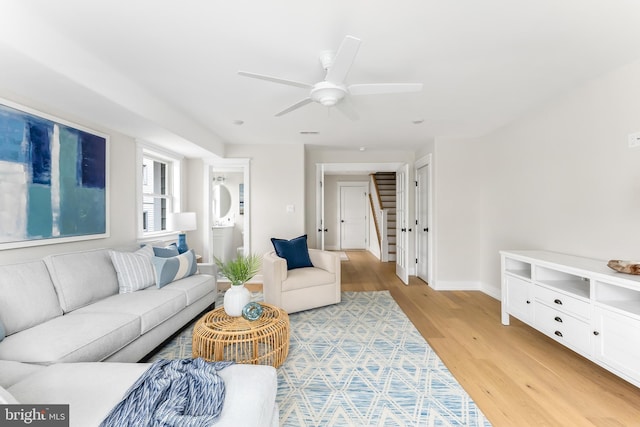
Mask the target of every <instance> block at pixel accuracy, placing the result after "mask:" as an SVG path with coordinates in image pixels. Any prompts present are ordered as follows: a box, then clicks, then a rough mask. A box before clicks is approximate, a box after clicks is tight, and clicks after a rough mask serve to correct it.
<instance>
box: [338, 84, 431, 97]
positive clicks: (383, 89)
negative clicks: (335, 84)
mask: <svg viewBox="0 0 640 427" xmlns="http://www.w3.org/2000/svg"><path fill="white" fill-rule="evenodd" d="M348 90H349V93H350V94H351V95H378V94H383V93H407V92H420V91H422V83H373V84H355V85H351V86H349V87H348Z"/></svg>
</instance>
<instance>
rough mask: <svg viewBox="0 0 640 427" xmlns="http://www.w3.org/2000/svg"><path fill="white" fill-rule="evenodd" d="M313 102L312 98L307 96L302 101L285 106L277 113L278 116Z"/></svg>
mask: <svg viewBox="0 0 640 427" xmlns="http://www.w3.org/2000/svg"><path fill="white" fill-rule="evenodd" d="M311 102H313V100H312V99H311V98H305V99H303V100H302V101H298V102H296V103H295V104H293V105H292V106H290V107H288V108H285V109H284V110H282V111H280V112H279V113H278V114H276V117H280V116H282V115H285V114H287V113H290V112H292V111H293V110H297V109H298V108H300V107H303V106H305V105H307V104H309V103H311Z"/></svg>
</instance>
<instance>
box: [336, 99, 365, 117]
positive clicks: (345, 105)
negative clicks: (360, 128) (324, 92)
mask: <svg viewBox="0 0 640 427" xmlns="http://www.w3.org/2000/svg"><path fill="white" fill-rule="evenodd" d="M336 108H337V109H338V111H340V112H341V113H342V114H344V115H345V116H346V117H347V118H348V119H350V120H353V121H355V120H358V119H360V116H358V113H357V112H356V110H355V108H353V104H352V103H351V101H349V98H348V97H347V98H343V99H342V100H341V101H340V102H338V103H337V104H336Z"/></svg>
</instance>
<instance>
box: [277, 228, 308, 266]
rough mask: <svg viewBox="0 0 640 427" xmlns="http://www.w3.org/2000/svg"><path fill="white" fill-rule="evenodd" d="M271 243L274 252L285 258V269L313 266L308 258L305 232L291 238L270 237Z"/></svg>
mask: <svg viewBox="0 0 640 427" xmlns="http://www.w3.org/2000/svg"><path fill="white" fill-rule="evenodd" d="M271 243H273V247H274V249H275V250H276V254H277V255H278V256H279V257H280V258H284V259H286V260H287V270H293V269H294V268H303V267H313V264H311V258H309V248H308V247H307V235H306V234H305V235H304V236H300V237H296V238H295V239H291V240H285V239H274V238H272V239H271Z"/></svg>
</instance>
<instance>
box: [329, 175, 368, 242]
mask: <svg viewBox="0 0 640 427" xmlns="http://www.w3.org/2000/svg"><path fill="white" fill-rule="evenodd" d="M343 187H361V188H362V189H363V191H364V192H365V193H366V195H368V194H369V182H365V181H339V182H338V191H337V193H338V194H337V195H336V196H337V198H338V203H337V206H338V212H337V216H336V218H337V219H338V221H339V220H340V217H341V214H342V199H341V195H342V188H343ZM366 201H367V200H366V197H365V206H364V207H365V210H364V214H365V247H364V249H366V248H367V247H368V243H369V238H368V237H369V209H367V204H366ZM337 230H338V239H337V240H338V246H339V247H340V249H341V250H342V224H340V223H338V224H337Z"/></svg>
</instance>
